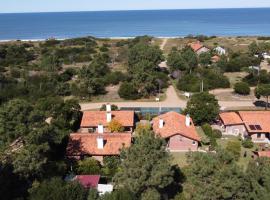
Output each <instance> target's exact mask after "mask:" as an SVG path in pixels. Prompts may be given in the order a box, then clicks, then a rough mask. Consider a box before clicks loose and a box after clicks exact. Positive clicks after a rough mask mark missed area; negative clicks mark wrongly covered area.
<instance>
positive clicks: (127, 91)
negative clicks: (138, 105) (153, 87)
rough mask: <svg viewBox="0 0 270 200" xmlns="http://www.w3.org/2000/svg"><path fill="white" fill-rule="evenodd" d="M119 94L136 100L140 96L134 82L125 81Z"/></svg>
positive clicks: (124, 97)
mask: <svg viewBox="0 0 270 200" xmlns="http://www.w3.org/2000/svg"><path fill="white" fill-rule="evenodd" d="M118 94H119V96H120V97H121V98H123V99H128V100H135V99H138V98H139V97H140V95H139V93H138V91H137V88H136V87H135V86H134V84H133V83H128V82H124V83H122V84H121V86H120V88H119V91H118Z"/></svg>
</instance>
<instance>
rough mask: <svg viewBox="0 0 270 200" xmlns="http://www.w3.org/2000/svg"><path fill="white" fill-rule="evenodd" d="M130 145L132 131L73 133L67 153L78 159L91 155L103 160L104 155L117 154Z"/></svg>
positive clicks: (68, 155)
mask: <svg viewBox="0 0 270 200" xmlns="http://www.w3.org/2000/svg"><path fill="white" fill-rule="evenodd" d="M130 145H131V133H102V134H100V133H89V134H85V133H72V134H70V137H69V142H68V146H67V150H66V155H67V157H68V158H76V159H83V158H84V157H88V156H91V157H94V158H95V159H97V160H98V161H100V162H102V161H103V157H104V156H117V155H119V154H120V151H121V149H122V148H124V147H126V148H127V147H130Z"/></svg>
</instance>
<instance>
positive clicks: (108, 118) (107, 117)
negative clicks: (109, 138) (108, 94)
mask: <svg viewBox="0 0 270 200" xmlns="http://www.w3.org/2000/svg"><path fill="white" fill-rule="evenodd" d="M106 119H107V122H111V121H112V113H111V112H107V113H106Z"/></svg>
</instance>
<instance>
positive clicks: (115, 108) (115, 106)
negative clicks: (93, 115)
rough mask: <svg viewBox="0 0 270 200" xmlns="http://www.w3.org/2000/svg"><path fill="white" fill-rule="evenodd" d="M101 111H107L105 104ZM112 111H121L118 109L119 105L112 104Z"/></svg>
mask: <svg viewBox="0 0 270 200" xmlns="http://www.w3.org/2000/svg"><path fill="white" fill-rule="evenodd" d="M99 110H100V111H106V104H103V105H102V106H101V108H100V109H99ZM111 110H113V111H114V110H119V109H118V106H117V105H115V104H112V105H111Z"/></svg>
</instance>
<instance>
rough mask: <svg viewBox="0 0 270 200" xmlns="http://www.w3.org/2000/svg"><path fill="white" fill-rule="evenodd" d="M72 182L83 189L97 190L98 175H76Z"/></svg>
mask: <svg viewBox="0 0 270 200" xmlns="http://www.w3.org/2000/svg"><path fill="white" fill-rule="evenodd" d="M74 180H75V181H78V182H79V183H80V184H81V185H82V186H83V187H85V188H97V186H98V183H99V180H100V175H77V176H76V177H75V178H74Z"/></svg>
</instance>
